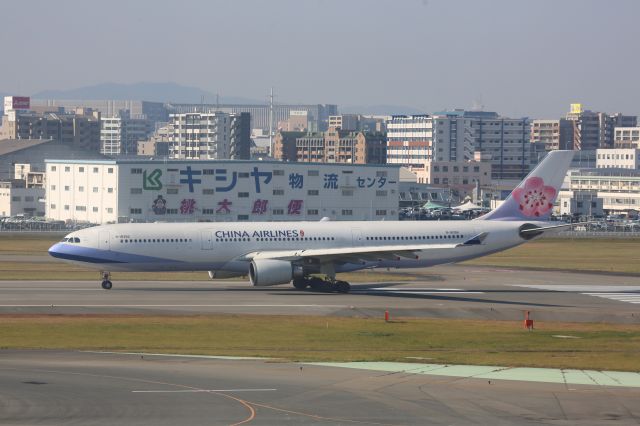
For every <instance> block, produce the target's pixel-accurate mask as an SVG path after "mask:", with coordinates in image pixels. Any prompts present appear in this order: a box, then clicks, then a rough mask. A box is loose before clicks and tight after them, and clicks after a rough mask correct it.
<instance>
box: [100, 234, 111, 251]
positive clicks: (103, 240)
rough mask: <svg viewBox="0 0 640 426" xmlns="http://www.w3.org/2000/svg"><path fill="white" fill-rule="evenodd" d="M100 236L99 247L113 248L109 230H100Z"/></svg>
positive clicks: (102, 248) (104, 248) (103, 248)
mask: <svg viewBox="0 0 640 426" xmlns="http://www.w3.org/2000/svg"><path fill="white" fill-rule="evenodd" d="M98 238H99V241H98V247H100V250H111V241H110V240H111V236H110V235H109V231H100V234H99V235H98Z"/></svg>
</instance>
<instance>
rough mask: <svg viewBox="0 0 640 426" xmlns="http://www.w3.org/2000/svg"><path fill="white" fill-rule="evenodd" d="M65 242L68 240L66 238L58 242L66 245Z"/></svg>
mask: <svg viewBox="0 0 640 426" xmlns="http://www.w3.org/2000/svg"><path fill="white" fill-rule="evenodd" d="M67 240H68V238H66V237H65V238H63V239H62V241H60V242H61V243H66V242H67Z"/></svg>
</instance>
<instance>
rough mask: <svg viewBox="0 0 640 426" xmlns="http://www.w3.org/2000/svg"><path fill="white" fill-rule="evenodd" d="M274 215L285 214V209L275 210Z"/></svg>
mask: <svg viewBox="0 0 640 426" xmlns="http://www.w3.org/2000/svg"><path fill="white" fill-rule="evenodd" d="M273 214H274V215H281V214H284V209H273Z"/></svg>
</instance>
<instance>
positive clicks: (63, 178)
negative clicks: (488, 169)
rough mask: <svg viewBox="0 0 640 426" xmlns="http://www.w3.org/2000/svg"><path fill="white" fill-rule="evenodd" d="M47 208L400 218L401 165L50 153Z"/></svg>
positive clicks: (183, 216) (131, 218) (112, 214)
mask: <svg viewBox="0 0 640 426" xmlns="http://www.w3.org/2000/svg"><path fill="white" fill-rule="evenodd" d="M46 172H47V185H46V200H47V205H46V216H47V218H50V219H54V220H64V221H83V222H90V223H100V224H104V223H116V222H154V221H180V222H185V221H287V220H311V221H315V220H320V219H321V218H323V217H328V218H329V219H331V220H383V219H386V220H395V219H397V218H398V182H399V168H398V167H397V166H396V167H394V166H388V165H349V164H300V163H283V162H267V161H230V160H174V161H160V160H132V159H122V160H96V161H91V160H47V165H46Z"/></svg>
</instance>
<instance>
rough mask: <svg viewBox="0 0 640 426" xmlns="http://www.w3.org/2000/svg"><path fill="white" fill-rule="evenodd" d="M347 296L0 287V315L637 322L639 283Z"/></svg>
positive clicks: (492, 271)
mask: <svg viewBox="0 0 640 426" xmlns="http://www.w3.org/2000/svg"><path fill="white" fill-rule="evenodd" d="M408 272H410V273H414V274H419V275H420V277H421V278H420V280H418V281H412V282H392V281H389V282H381V283H364V284H363V283H353V284H352V292H351V294H337V293H321V292H312V291H309V290H305V291H299V290H296V289H294V288H293V287H292V286H290V285H282V286H275V287H258V288H255V287H251V286H250V285H249V284H248V283H246V282H244V281H201V282H192V281H185V282H167V281H162V282H148V281H118V280H117V279H115V280H114V283H113V284H114V286H113V289H112V290H108V291H105V290H102V289H101V288H100V285H99V283H98V281H97V280H96V281H1V280H0V314H51V313H57V314H61V313H68V314H159V315H164V314H178V315H179V314H210V313H250V314H304V315H337V316H372V317H376V316H382V315H383V314H384V311H385V310H388V311H389V312H390V315H391V316H392V317H394V316H395V317H398V316H415V317H438V318H469V319H471V318H476V319H478V318H479V319H499V320H519V319H522V318H523V316H524V311H530V312H531V317H532V318H533V319H534V320H540V321H578V322H580V321H583V322H611V323H640V278H638V277H632V276H619V275H607V274H587V273H567V272H549V271H521V270H507V269H497V268H485V267H472V266H460V265H450V266H441V267H435V268H425V269H423V270H410V271H408Z"/></svg>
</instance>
